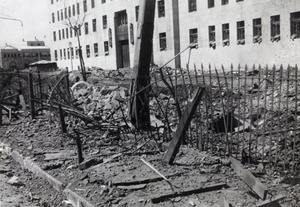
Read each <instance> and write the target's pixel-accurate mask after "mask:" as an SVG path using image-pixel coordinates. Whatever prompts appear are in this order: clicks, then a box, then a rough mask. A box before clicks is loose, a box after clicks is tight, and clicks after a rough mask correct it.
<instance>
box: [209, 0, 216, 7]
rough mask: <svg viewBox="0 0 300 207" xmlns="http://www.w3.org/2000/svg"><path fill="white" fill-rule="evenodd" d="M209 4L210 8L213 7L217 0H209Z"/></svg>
mask: <svg viewBox="0 0 300 207" xmlns="http://www.w3.org/2000/svg"><path fill="white" fill-rule="evenodd" d="M207 4H208V8H212V7H214V6H215V0H208V2H207Z"/></svg>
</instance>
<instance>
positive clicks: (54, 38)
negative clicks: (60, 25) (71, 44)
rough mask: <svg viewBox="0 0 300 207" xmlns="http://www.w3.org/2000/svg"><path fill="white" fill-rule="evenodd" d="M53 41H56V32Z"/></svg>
mask: <svg viewBox="0 0 300 207" xmlns="http://www.w3.org/2000/svg"><path fill="white" fill-rule="evenodd" d="M53 41H56V32H53Z"/></svg>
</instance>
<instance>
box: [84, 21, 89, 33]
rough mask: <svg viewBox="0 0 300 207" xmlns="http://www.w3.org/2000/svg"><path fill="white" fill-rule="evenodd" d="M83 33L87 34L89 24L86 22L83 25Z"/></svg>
mask: <svg viewBox="0 0 300 207" xmlns="http://www.w3.org/2000/svg"><path fill="white" fill-rule="evenodd" d="M84 32H85V34H88V33H89V23H88V22H86V23H84Z"/></svg>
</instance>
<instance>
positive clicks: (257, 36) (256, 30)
mask: <svg viewBox="0 0 300 207" xmlns="http://www.w3.org/2000/svg"><path fill="white" fill-rule="evenodd" d="M261 41H262V37H261V18H258V19H253V43H258V44H260V43H261Z"/></svg>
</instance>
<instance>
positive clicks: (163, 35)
mask: <svg viewBox="0 0 300 207" xmlns="http://www.w3.org/2000/svg"><path fill="white" fill-rule="evenodd" d="M159 48H160V51H163V50H166V49H167V39H166V33H165V32H163V33H159Z"/></svg>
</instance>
